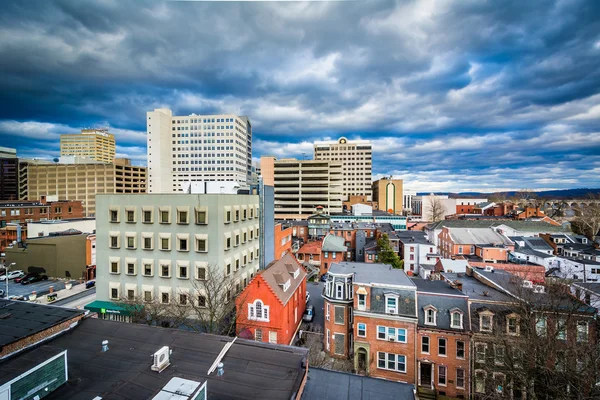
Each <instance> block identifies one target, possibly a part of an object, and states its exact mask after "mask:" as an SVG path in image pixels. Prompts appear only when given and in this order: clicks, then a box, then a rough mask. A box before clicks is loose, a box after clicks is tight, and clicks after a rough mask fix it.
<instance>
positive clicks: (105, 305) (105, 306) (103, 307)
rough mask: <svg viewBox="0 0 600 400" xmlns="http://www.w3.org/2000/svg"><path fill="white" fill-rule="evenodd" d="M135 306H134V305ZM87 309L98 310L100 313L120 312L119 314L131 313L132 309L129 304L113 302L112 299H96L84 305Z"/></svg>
mask: <svg viewBox="0 0 600 400" xmlns="http://www.w3.org/2000/svg"><path fill="white" fill-rule="evenodd" d="M132 307H133V306H132ZM84 308H85V309H86V310H90V311H92V312H96V313H98V314H118V315H130V311H132V310H128V309H127V308H128V307H127V306H125V307H123V306H122V305H119V304H116V303H113V302H112V301H100V300H95V301H92V302H91V303H90V304H88V305H86V306H85V307H84Z"/></svg>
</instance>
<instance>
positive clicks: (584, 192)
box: [418, 188, 600, 199]
mask: <svg viewBox="0 0 600 400" xmlns="http://www.w3.org/2000/svg"><path fill="white" fill-rule="evenodd" d="M517 193H519V191H512V192H493V193H483V192H461V193H435V194H438V195H448V196H449V197H451V198H456V197H490V196H493V195H498V194H501V195H505V196H506V197H508V198H510V197H513V196H515V194H517ZM533 193H535V195H536V196H537V197H542V198H553V199H584V198H586V197H588V196H589V195H590V194H593V195H600V188H580V189H563V190H543V191H539V192H533ZM428 194H429V193H425V192H424V193H418V195H419V196H426V195H428Z"/></svg>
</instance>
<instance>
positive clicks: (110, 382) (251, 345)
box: [33, 318, 308, 400]
mask: <svg viewBox="0 0 600 400" xmlns="http://www.w3.org/2000/svg"><path fill="white" fill-rule="evenodd" d="M103 340H108V347H109V350H108V351H107V352H101V351H100V350H101V347H102V346H101V344H102V341H103ZM231 340H232V338H230V337H224V336H216V335H207V334H201V333H195V332H186V331H181V330H176V329H166V328H159V327H152V326H148V325H136V324H127V323H121V322H113V321H106V320H101V319H96V318H87V319H85V320H83V321H81V323H80V324H79V326H78V327H77V328H75V329H74V330H72V331H70V332H69V333H66V334H64V335H61V336H59V337H58V338H56V339H54V340H52V341H51V342H50V344H51V346H52V347H55V348H58V349H60V350H67V351H68V353H67V359H68V363H69V381H68V382H67V384H66V385H63V386H61V387H60V388H58V389H57V390H55V391H54V392H52V393H50V394H49V395H48V396H47V397H46V398H47V399H61V400H62V399H71V400H80V399H81V400H90V399H93V398H95V397H96V396H100V397H102V398H103V399H121V400H137V399H140V400H142V399H144V400H145V399H148V398H152V397H153V395H154V394H156V393H158V392H159V391H160V390H161V389H162V388H163V387H164V386H165V385H166V384H167V383H168V382H169V381H170V380H171V378H173V377H180V378H184V379H190V380H194V381H197V382H203V381H205V380H208V383H207V388H208V393H209V395H208V398H209V399H211V400H212V399H229V400H241V399H282V400H283V399H286V400H288V399H290V398H291V397H292V396H293V395H294V394H295V393H296V392H297V391H298V389H299V388H300V384H301V382H302V380H303V379H304V375H305V368H303V367H302V362H303V360H304V359H306V357H307V355H308V350H307V349H304V348H300V347H292V346H283V345H274V344H268V343H259V342H254V341H248V340H243V339H237V340H236V342H235V343H234V344H233V345H232V346H231V348H230V349H229V351H228V352H227V354H226V355H225V357H223V360H222V362H223V364H224V369H225V374H224V375H223V376H217V375H216V372H213V373H212V374H211V375H210V376H208V375H207V372H208V369H209V368H210V367H211V365H212V363H213V362H214V361H215V359H216V358H217V356H218V355H219V353H220V351H221V350H222V349H223V346H224V345H225V344H226V343H227V342H230V341H231ZM163 346H169V348H170V349H171V350H172V351H173V353H172V354H171V357H170V358H171V359H170V362H171V365H170V366H169V367H167V369H165V370H164V371H162V372H161V373H160V374H159V373H157V372H154V371H152V370H151V369H150V367H151V365H152V355H153V354H154V353H155V352H156V351H158V350H159V349H160V348H161V347H163ZM33 351H35V350H33Z"/></svg>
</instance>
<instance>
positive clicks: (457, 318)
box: [450, 309, 463, 329]
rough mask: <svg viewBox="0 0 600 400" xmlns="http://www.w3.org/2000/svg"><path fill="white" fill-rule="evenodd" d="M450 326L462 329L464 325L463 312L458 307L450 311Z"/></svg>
mask: <svg viewBox="0 0 600 400" xmlns="http://www.w3.org/2000/svg"><path fill="white" fill-rule="evenodd" d="M450 327H451V328H455V329H462V327H463V312H462V311H460V310H457V309H454V310H452V311H450Z"/></svg>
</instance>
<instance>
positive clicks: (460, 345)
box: [456, 340, 465, 360]
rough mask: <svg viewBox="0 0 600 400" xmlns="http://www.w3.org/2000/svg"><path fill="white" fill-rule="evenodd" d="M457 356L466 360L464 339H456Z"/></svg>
mask: <svg viewBox="0 0 600 400" xmlns="http://www.w3.org/2000/svg"><path fill="white" fill-rule="evenodd" d="M456 358H459V359H462V360H464V358H465V342H463V341H462V340H457V341H456Z"/></svg>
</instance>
